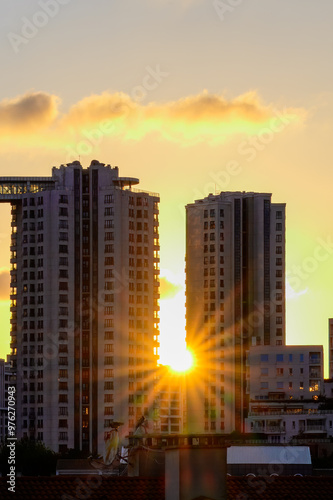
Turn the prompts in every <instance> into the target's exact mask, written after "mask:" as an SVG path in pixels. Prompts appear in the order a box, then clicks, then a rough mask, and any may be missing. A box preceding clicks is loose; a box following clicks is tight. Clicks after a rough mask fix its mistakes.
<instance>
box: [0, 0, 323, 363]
mask: <svg viewBox="0 0 333 500" xmlns="http://www.w3.org/2000/svg"><path fill="white" fill-rule="evenodd" d="M236 4H237V5H236ZM226 6H227V7H226ZM332 16H333V3H332V2H331V0H321V1H320V2H319V3H315V2H313V1H312V0H293V2H290V1H287V0H267V1H265V2H263V1H262V0H246V1H245V0H243V1H240V2H231V1H229V0H225V1H224V2H221V1H216V0H215V1H214V0H207V1H206V0H192V1H191V0H183V1H175V0H174V1H172V0H154V1H153V0H115V1H113V2H109V1H107V0H95V1H94V2H90V1H89V0H80V1H78V0H39V1H35V0H17V1H16V2H3V3H2V4H1V6H0V18H1V20H2V24H1V26H0V33H1V38H2V44H1V48H0V58H1V61H2V68H3V71H2V78H1V87H0V160H1V162H0V175H2V176H7V175H50V174H51V168H52V166H54V165H56V166H58V165H60V164H62V163H66V162H68V161H71V160H73V159H77V158H78V157H80V160H81V163H82V165H83V166H84V167H87V166H88V165H89V164H90V162H91V160H92V159H98V160H100V161H101V162H103V163H110V164H111V165H112V166H115V165H118V166H119V168H120V174H121V175H124V176H134V177H139V178H140V187H141V188H142V189H147V190H151V191H154V192H156V191H157V192H159V193H160V195H161V204H160V211H161V212H160V214H161V215H160V234H161V276H162V289H161V297H162V300H161V355H162V360H163V359H167V351H168V346H170V345H173V344H174V342H176V341H177V342H179V343H180V344H183V343H184V252H185V209H184V206H185V205H186V204H187V203H192V202H193V201H194V200H195V199H198V198H201V197H203V196H205V195H207V194H209V193H210V192H215V191H216V192H219V191H223V190H229V191H233V190H241V191H259V192H260V191H263V192H270V193H273V202H274V201H275V202H285V203H286V204H287V210H286V213H287V272H288V277H289V284H288V288H287V290H288V299H287V339H288V342H289V343H293V344H302V343H303V344H307V343H308V344H311V343H315V344H318V343H320V344H324V346H325V348H326V347H327V337H328V327H327V324H328V318H329V317H330V316H333V287H332V283H333V279H332V278H333V248H332V247H333V234H332V221H331V219H332V212H333V210H332V207H333V201H332V195H331V191H332V189H331V185H332V180H333V174H332V159H333V153H332V148H331V136H332V126H333V118H332V117H333V91H332V88H333V87H332V72H333V69H332V65H331V61H332V48H333V33H332V29H331V19H332ZM9 232H10V217H9V207H8V206H7V205H0V242H1V243H0V245H1V246H0V259H1V260H0V328H1V336H0V356H2V357H4V356H5V354H6V353H7V352H8V345H9V342H8V339H9V334H8V331H9V303H8V300H7V299H6V294H8V293H9V289H8V270H9ZM6 289H8V292H6ZM163 356H164V358H163Z"/></svg>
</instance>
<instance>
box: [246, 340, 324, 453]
mask: <svg viewBox="0 0 333 500" xmlns="http://www.w3.org/2000/svg"><path fill="white" fill-rule="evenodd" d="M247 381H248V386H247V389H248V394H249V398H250V405H249V406H250V408H249V413H248V416H247V418H246V420H245V431H246V432H251V433H257V434H263V435H265V437H267V439H268V441H269V442H272V443H284V442H288V441H290V440H291V439H292V438H294V437H298V438H301V437H304V438H305V439H306V438H309V439H310V438H325V437H328V436H333V410H329V409H328V410H323V409H321V408H322V407H321V399H322V398H321V396H322V395H323V393H324V379H323V348H322V346H288V345H286V346H279V347H275V346H255V347H251V348H250V350H249V355H248V372H247Z"/></svg>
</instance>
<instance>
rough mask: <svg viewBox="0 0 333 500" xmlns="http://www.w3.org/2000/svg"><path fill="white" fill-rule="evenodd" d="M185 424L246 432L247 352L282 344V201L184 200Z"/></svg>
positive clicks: (236, 196)
mask: <svg viewBox="0 0 333 500" xmlns="http://www.w3.org/2000/svg"><path fill="white" fill-rule="evenodd" d="M186 213H187V222H186V339H187V345H188V347H189V348H190V350H192V351H193V353H194V356H195V358H196V366H197V370H196V374H195V373H194V374H193V376H192V384H191V386H188V431H189V432H209V433H210V432H221V433H224V432H227V433H228V432H232V431H234V430H237V431H239V432H242V431H244V416H245V414H246V411H247V408H248V396H247V394H246V353H247V351H248V349H249V347H250V346H251V345H267V346H275V345H284V343H285V204H276V203H271V194H264V193H246V192H222V193H221V194H219V195H209V196H208V197H207V198H204V199H202V200H197V201H195V203H192V204H190V205H187V207H186Z"/></svg>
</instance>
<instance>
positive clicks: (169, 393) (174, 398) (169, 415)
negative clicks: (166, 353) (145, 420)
mask: <svg viewBox="0 0 333 500" xmlns="http://www.w3.org/2000/svg"><path fill="white" fill-rule="evenodd" d="M189 377H191V375H189ZM186 380H187V375H186V374H184V373H177V372H175V371H173V370H172V369H170V368H169V367H168V366H163V365H161V366H160V367H159V369H158V371H157V377H156V389H155V394H156V399H157V401H156V407H157V415H156V418H155V427H154V432H159V433H161V434H182V433H183V432H184V431H185V423H186V390H185V388H186Z"/></svg>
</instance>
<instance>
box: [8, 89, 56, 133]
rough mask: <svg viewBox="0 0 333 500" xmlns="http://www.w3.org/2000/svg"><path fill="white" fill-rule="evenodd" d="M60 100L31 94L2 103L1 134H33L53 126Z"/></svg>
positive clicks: (44, 94) (49, 95)
mask: <svg viewBox="0 0 333 500" xmlns="http://www.w3.org/2000/svg"><path fill="white" fill-rule="evenodd" d="M58 102H59V99H58V98H57V97H56V96H54V95H51V94H46V93H44V92H31V93H27V94H24V95H22V96H19V97H16V98H15V99H6V100H3V101H1V102H0V132H1V134H5V135H6V134H11V135H12V134H14V135H20V134H32V133H35V132H36V131H38V130H40V129H45V128H46V127H48V126H49V125H51V124H52V123H53V122H54V120H55V119H56V117H57V114H58V110H57V107H58Z"/></svg>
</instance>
